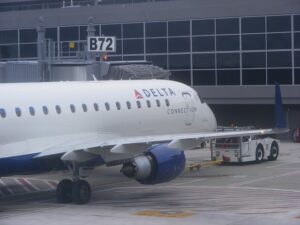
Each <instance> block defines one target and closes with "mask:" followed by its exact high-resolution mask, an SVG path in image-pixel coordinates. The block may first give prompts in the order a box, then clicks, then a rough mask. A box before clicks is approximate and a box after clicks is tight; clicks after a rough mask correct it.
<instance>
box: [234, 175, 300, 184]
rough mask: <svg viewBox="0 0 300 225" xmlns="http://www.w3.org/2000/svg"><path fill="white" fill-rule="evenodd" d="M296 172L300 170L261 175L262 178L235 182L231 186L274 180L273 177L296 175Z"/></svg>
mask: <svg viewBox="0 0 300 225" xmlns="http://www.w3.org/2000/svg"><path fill="white" fill-rule="evenodd" d="M295 174H300V171H292V172H288V173H283V174H278V175H274V176H268V177H261V178H258V179H254V180H249V181H243V182H238V183H235V184H231V185H230V186H242V185H245V184H251V183H256V182H259V181H266V180H272V179H275V178H280V177H285V176H290V175H295Z"/></svg>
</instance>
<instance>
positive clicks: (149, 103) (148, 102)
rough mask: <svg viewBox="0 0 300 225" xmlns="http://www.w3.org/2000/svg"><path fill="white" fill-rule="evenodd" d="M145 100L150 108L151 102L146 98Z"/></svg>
mask: <svg viewBox="0 0 300 225" xmlns="http://www.w3.org/2000/svg"><path fill="white" fill-rule="evenodd" d="M146 102H147V106H148V108H150V107H151V102H150V101H149V100H147V101H146Z"/></svg>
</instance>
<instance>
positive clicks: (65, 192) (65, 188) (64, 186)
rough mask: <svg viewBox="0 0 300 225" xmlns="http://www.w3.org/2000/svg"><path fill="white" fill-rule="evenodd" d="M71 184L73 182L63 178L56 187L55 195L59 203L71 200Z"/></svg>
mask: <svg viewBox="0 0 300 225" xmlns="http://www.w3.org/2000/svg"><path fill="white" fill-rule="evenodd" d="M72 186H73V182H72V181H71V180H69V179H63V180H61V181H60V182H59V184H58V185H57V188H56V197H57V200H58V202H59V203H70V202H72Z"/></svg>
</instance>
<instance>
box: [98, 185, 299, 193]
mask: <svg viewBox="0 0 300 225" xmlns="http://www.w3.org/2000/svg"><path fill="white" fill-rule="evenodd" d="M170 188H173V189H174V188H178V189H179V188H195V189H198V188H199V189H223V190H224V189H233V190H234V189H242V190H262V191H281V192H290V193H300V190H292V189H281V188H260V187H239V186H237V187H235V186H203V185H200V186H199V185H185V186H176V185H171V186H170V185H166V186H159V187H153V186H152V187H146V186H145V187H114V188H109V189H107V190H101V191H111V190H117V189H151V190H154V189H170Z"/></svg>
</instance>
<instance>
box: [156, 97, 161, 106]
mask: <svg viewBox="0 0 300 225" xmlns="http://www.w3.org/2000/svg"><path fill="white" fill-rule="evenodd" d="M156 105H157V107H160V101H159V99H156Z"/></svg>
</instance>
